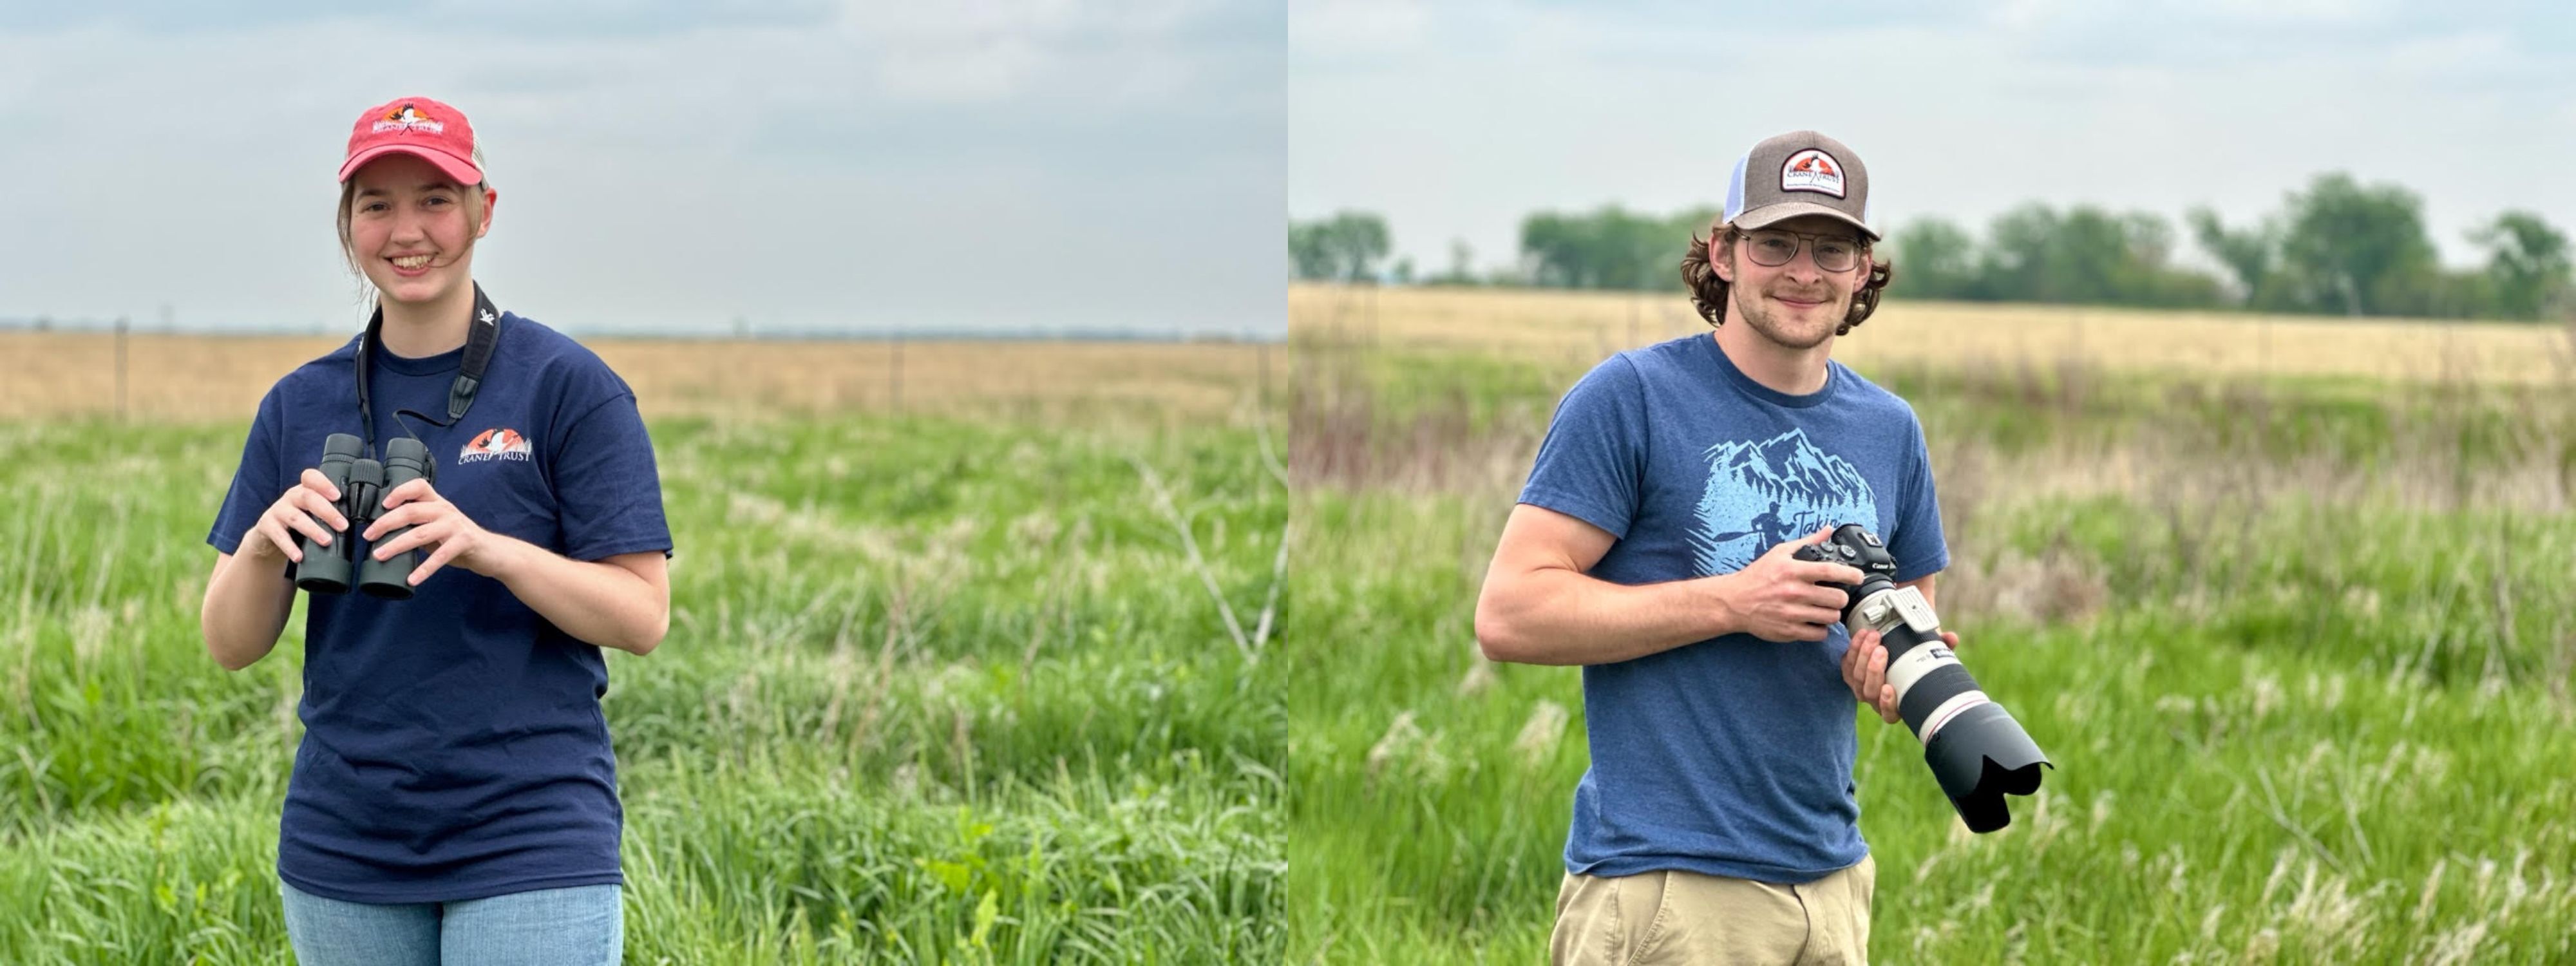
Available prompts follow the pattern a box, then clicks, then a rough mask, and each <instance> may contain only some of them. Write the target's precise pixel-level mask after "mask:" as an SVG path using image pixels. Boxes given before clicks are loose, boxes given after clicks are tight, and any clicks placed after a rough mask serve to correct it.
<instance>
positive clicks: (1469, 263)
mask: <svg viewBox="0 0 2576 966" xmlns="http://www.w3.org/2000/svg"><path fill="white" fill-rule="evenodd" d="M1422 281H1423V283H1424V284H1426V285H1478V284H1482V280H1480V279H1478V278H1477V277H1476V249H1475V248H1473V247H1471V246H1469V245H1468V244H1467V240H1466V239H1464V238H1452V239H1450V240H1449V267H1448V268H1447V269H1444V270H1442V271H1441V272H1440V273H1439V274H1436V275H1432V276H1430V277H1428V278H1425V279H1423V280H1422Z"/></svg>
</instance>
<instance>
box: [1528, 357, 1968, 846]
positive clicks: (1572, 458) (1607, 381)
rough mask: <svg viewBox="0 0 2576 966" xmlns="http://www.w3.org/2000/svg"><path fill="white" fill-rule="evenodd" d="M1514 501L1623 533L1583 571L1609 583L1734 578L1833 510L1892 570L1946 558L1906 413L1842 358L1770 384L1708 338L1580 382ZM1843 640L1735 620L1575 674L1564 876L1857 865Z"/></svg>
mask: <svg viewBox="0 0 2576 966" xmlns="http://www.w3.org/2000/svg"><path fill="white" fill-rule="evenodd" d="M1520 501H1521V502H1523V503H1528V504H1532V505H1535V506H1539V507H1544V508H1546V509H1549V510H1554V511H1556V512H1559V513H1563V514H1566V515H1568V516H1572V517H1575V518H1577V519H1581V520H1583V521H1585V522H1587V523H1590V524H1592V525H1594V526H1597V527H1600V528H1601V529H1603V530H1606V531H1609V533H1610V535H1611V536H1613V537H1616V538H1618V539H1617V541H1616V542H1615V543H1613V544H1611V546H1610V550H1609V552H1608V553H1606V554H1604V555H1603V556H1602V558H1601V562H1600V563H1599V564H1597V565H1595V566H1594V567H1593V568H1592V570H1591V575H1592V576H1594V577H1597V578H1600V579H1602V580H1606V581H1610V582H1612V583H1619V584H1652V583H1662V582H1666V581H1674V580H1683V579H1688V578H1694V577H1706V576H1713V575H1716V574H1723V573H1730V572H1733V571H1736V570H1739V569H1742V568H1743V567H1744V566H1745V565H1746V564H1748V563H1751V562H1752V561H1753V560H1754V558H1756V557H1758V556H1760V555H1761V554H1762V553H1763V552H1765V551H1767V550H1769V549H1770V548H1772V547H1774V546H1776V545H1778V544H1781V543H1785V542H1788V541H1792V540H1799V539H1803V538H1805V537H1807V536H1809V535H1811V534H1814V533H1815V532H1816V531H1817V530H1819V529H1822V528H1823V527H1825V526H1826V525H1827V524H1841V523H1860V524H1863V525H1866V526H1868V527H1869V528H1870V529H1871V530H1873V531H1875V532H1876V533H1877V534H1878V535H1879V536H1880V537H1881V538H1882V539H1884V540H1885V541H1886V542H1887V544H1888V547H1889V549H1890V550H1891V551H1892V552H1893V553H1894V554H1895V556H1896V563H1897V574H1896V577H1897V579H1898V580H1900V581H1905V580H1913V579H1915V578H1917V577H1922V576H1924V575H1926V574H1931V573H1934V572H1937V571H1939V570H1940V569H1941V568H1943V567H1945V566H1948V564H1949V559H1950V558H1949V551H1948V549H1947V548H1946V547H1945V546H1944V545H1943V544H1942V539H1941V517H1940V509H1939V506H1938V504H1937V503H1936V501H1935V499H1934V494H1933V489H1932V471H1931V465H1930V460H1929V459H1928V458H1927V454H1926V451H1925V448H1924V444H1923V430H1922V427H1921V425H1920V424H1918V423H1917V422H1916V421H1915V418H1914V410H1913V408H1912V407H1910V406H1908V405H1906V403H1905V401H1904V400H1902V399H1899V398H1897V397H1896V396H1895V395H1894V394H1891V393H1889V392H1888V391H1886V390H1884V389H1881V388H1879V387H1877V386H1875V385H1872V384H1871V383H1870V382H1869V381H1868V380H1866V379H1863V378H1861V377H1860V375H1859V374H1857V373H1854V372H1853V371H1851V370H1850V369H1848V368H1845V367H1844V366H1843V365H1842V364H1841V363H1831V364H1830V371H1829V374H1828V375H1827V376H1826V379H1825V386H1824V388H1823V389H1820V390H1818V391H1816V392H1815V393H1812V394H1809V395H1804V396H1792V395H1788V394H1785V393H1780V392H1776V391H1773V390H1771V389H1769V388H1766V387H1764V386H1762V385H1761V384H1760V383H1757V382H1754V381H1753V380H1752V378H1750V377H1748V376H1746V375H1745V374H1744V373H1743V372H1742V371H1741V370H1739V369H1737V368H1736V367H1735V364H1734V363H1733V362H1732V361H1730V360H1728V359H1727V357H1726V353H1725V352H1724V351H1723V350H1721V349H1720V348H1719V347H1718V344H1717V340H1716V339H1715V338H1714V337H1713V336H1712V335H1696V336H1691V337H1689V338H1682V339H1675V340H1672V341H1670V342H1665V343H1661V344H1658V345H1653V346H1647V347H1645V348H1641V349H1634V350H1631V351H1627V352H1622V353H1620V354H1618V355H1616V356H1613V357H1611V358H1610V359H1608V360H1606V361H1604V362H1602V363H1601V364H1600V365H1599V366H1597V367H1595V368H1594V369H1593V370H1592V372H1591V373H1590V374H1588V375H1586V376H1584V377H1583V380H1582V381H1581V382H1578V383H1576V384H1575V386H1574V388H1573V389H1572V390H1571V391H1569V392H1567V393H1566V395H1565V400H1564V401H1563V402H1562V403H1560V404H1559V405H1558V407H1557V411H1556V419H1555V421H1554V423H1553V424H1551V425H1550V426H1549V427H1548V433H1547V440H1546V442H1545V443H1543V444H1541V445H1540V447H1539V452H1538V460H1537V463H1536V466H1535V467H1534V468H1532V469H1531V471H1530V478H1529V485H1528V486H1527V487H1525V488H1524V489H1522V491H1521V497H1520ZM1850 646H1851V639H1850V637H1849V636H1848V635H1847V633H1846V632H1845V630H1844V628H1843V626H1842V625H1840V624H1836V625H1834V626H1833V629H1832V631H1831V632H1830V634H1829V635H1828V636H1827V638H1826V639H1825V640H1823V641H1820V642H1810V641H1793V642H1789V643H1776V642H1772V641H1765V640H1762V639H1760V638H1757V637H1754V636H1752V635H1750V634H1730V635H1727V636H1724V637H1719V638H1714V639H1711V640H1706V641H1700V642H1698V643H1695V644H1687V645H1683V646H1681V647H1677V648H1673V649H1671V650H1668V651H1663V652H1661V653H1657V654H1650V655H1647V656H1645V657H1640V658H1636V659H1634V660H1628V661H1621V662H1619V663H1616V664H1599V665H1592V666H1589V667H1585V668H1584V669H1583V710H1584V719H1585V723H1586V727H1587V728H1588V730H1589V732H1590V743H1591V750H1592V766H1591V768H1590V769H1589V770H1587V771H1585V772H1584V774H1583V781H1582V783H1581V784H1579V785H1577V786H1576V787H1575V791H1574V820H1573V825H1572V828H1571V829H1570V830H1569V831H1568V833H1567V835H1566V843H1565V867H1566V869H1567V871H1569V872H1574V873H1579V874H1588V875H1596V876H1622V875H1634V874H1637V873H1641V872H1648V871H1654V870H1660V869H1680V870H1685V871H1691V872H1698V873H1703V874H1707V875H1719V876H1730V877H1734V878H1742V879H1756V880H1761V881H1765V882H1808V881H1813V880H1815V879H1817V878H1820V877H1822V876H1824V875H1826V874H1827V873H1830V872H1833V871H1834V870H1837V869H1841V868H1843V867H1846V866H1849V865H1852V864H1853V863H1856V862H1859V861H1860V860H1861V858H1862V856H1864V855H1866V854H1868V852H1869V846H1868V843H1866V842H1864V841H1863V840H1862V839H1861V835H1860V826H1859V820H1860V804H1859V802H1858V801H1857V800H1856V799H1855V798H1854V796H1853V792H1854V787H1853V783H1852V761H1853V759H1854V758H1855V757H1856V756H1857V754H1858V752H1859V741H1858V738H1857V737H1856V735H1855V732H1854V719H1855V717H1856V715H1857V709H1858V707H1859V705H1858V702H1856V701H1854V700H1853V699H1852V693H1851V688H1850V687H1849V686H1848V685H1845V684H1844V683H1843V679H1842V669H1841V664H1840V662H1841V660H1842V656H1843V652H1844V651H1845V650H1847V649H1849V648H1850Z"/></svg>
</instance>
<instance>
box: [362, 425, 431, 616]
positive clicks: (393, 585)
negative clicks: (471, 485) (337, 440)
mask: <svg viewBox="0 0 2576 966" xmlns="http://www.w3.org/2000/svg"><path fill="white" fill-rule="evenodd" d="M429 474H430V469H429V447H427V446H425V445H422V444H421V441H419V440H416V439H412V438H410V437H404V438H402V439H395V440H388V441H386V443H385V462H384V485H383V487H382V488H381V489H380V490H379V491H378V493H377V496H376V498H375V502H374V503H372V504H370V505H369V506H368V508H367V509H368V513H367V516H368V518H369V519H374V518H377V517H381V516H383V515H384V514H385V512H386V509H387V508H386V507H385V505H384V497H385V496H386V495H390V494H391V493H393V491H394V488H395V487H399V486H401V485H403V484H405V483H409V482H411V481H413V480H419V479H427V478H428V477H429ZM409 530H411V528H410V527H403V528H401V529H397V530H388V531H386V532H385V533H384V535H383V536H380V537H377V538H376V539H375V540H374V541H373V542H375V543H390V542H392V541H393V539H394V538H395V537H399V536H402V535H403V534H404V533H405V532H408V531H409ZM419 561H420V551H418V550H405V551H403V552H401V553H398V554H395V555H393V557H392V558H391V559H387V560H378V559H376V556H375V554H373V553H370V554H368V555H367V556H365V557H363V558H360V559H359V561H358V590H359V591H361V592H363V593H365V594H367V595H368V596H370V597H382V598H384V599H386V600H409V599H411V594H412V587H411V572H412V568H414V567H418V566H420V562H419Z"/></svg>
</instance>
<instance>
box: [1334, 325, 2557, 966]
mask: <svg viewBox="0 0 2576 966" xmlns="http://www.w3.org/2000/svg"><path fill="white" fill-rule="evenodd" d="M1372 302H1374V306H1373V307H1372ZM1290 305H1291V310H1292V314H1291V326H1292V328H1291V331H1292V333H1293V338H1294V341H1295V344H1296V350H1297V355H1298V369H1297V375H1296V377H1295V381H1294V384H1293V386H1292V388H1291V392H1292V400H1291V403H1290V407H1289V408H1290V410H1291V413H1292V420H1293V430H1292V436H1291V439H1292V444H1291V453H1290V459H1289V466H1290V471H1291V478H1292V480H1293V481H1294V484H1295V486H1294V493H1295V498H1294V505H1293V508H1292V515H1293V517H1294V519H1295V520H1296V522H1297V527H1298V531H1299V539H1298V542H1297V550H1298V553H1297V556H1296V559H1295V562H1294V564H1293V570H1292V573H1293V575H1294V576H1293V581H1294V588H1295V601H1296V606H1295V608H1293V609H1292V610H1291V611H1289V619H1288V623H1287V625H1286V629H1285V633H1286V635H1287V641H1288V642H1289V650H1288V654H1289V655H1290V661H1291V666H1290V667H1289V668H1287V669H1286V670H1285V679H1286V680H1287V681H1288V682H1289V691H1288V694H1287V700H1288V705H1289V712H1288V713H1289V719H1290V722H1291V724H1290V734H1291V737H1290V739H1289V741H1290V749H1289V756H1288V760H1289V762H1290V764H1291V770H1290V773H1289V776H1288V784H1289V787H1290V788H1291V789H1293V794H1292V796H1291V798H1290V799H1289V803H1288V811H1289V816H1288V820H1287V825H1288V833H1287V834H1288V846H1287V848H1288V854H1289V856H1290V857H1291V866H1290V871H1289V875H1288V881H1287V886H1286V888H1287V891H1288V894H1289V895H1288V899H1287V901H1288V904H1289V909H1290V913H1289V930H1290V937H1289V940H1288V950H1289V959H1290V960H1291V961H1294V962H1301V963H1303V962H1351V963H1380V962H1386V963H1527V962H1539V961H1544V959H1545V955H1546V943H1547V934H1548V928H1549V926H1550V924H1551V919H1552V916H1553V912H1554V900H1555V897H1556V892H1557V886H1558V883H1559V880H1560V877H1561V875H1562V873H1563V865H1562V860H1561V856H1562V850H1563V847H1564V841H1565V839H1564V836H1565V830H1566V823H1567V819H1568V814H1569V811H1570V807H1571V802H1572V797H1573V790H1574V786H1575V783H1576V780H1577V779H1578V778H1579V777H1580V776H1581V775H1582V773H1583V770H1584V768H1585V763H1586V750H1585V732H1584V708H1583V700H1582V691H1581V688H1580V676H1579V673H1578V672H1577V671H1575V670H1573V669H1568V668H1548V667H1534V666H1525V665H1498V664H1494V663H1491V662H1488V661H1486V660H1484V659H1483V658H1482V657H1481V656H1480V655H1479V654H1478V653H1477V650H1476V645H1475V642H1474V635H1473V626H1472V618H1473V614H1474V606H1475V597H1476V593H1477V589H1478V587H1479V585H1480V582H1481V581H1482V579H1483V574H1484V567H1485V564H1486V562H1487V559H1488V557H1489V556H1490V554H1491V552H1492V549H1493V544H1494V540H1495V538H1496V536H1497V535H1498V533H1499V532H1500V529H1501V526H1502V523H1503V519H1504V517H1505V516H1506V515H1507V513H1508V511H1509V509H1510V507H1511V505H1512V503H1513V499H1514V495H1515V494H1516V493H1517V492H1518V489H1519V486H1520V484H1521V483H1522V481H1523V479H1524V478H1525V476H1526V474H1527V473H1528V470H1529V461H1530V459H1531V457H1532V456H1533V454H1534V453H1535V452H1536V450H1537V446H1538V443H1539V440H1540V438H1541V436H1542V435H1543V434H1544V432H1545V430H1546V426H1547V422H1548V418H1549V415H1550V413H1551V412H1552V410H1553V408H1554V406H1555V403H1556V400H1557V398H1558V397H1559V395H1561V394H1562V393H1563V392H1564V390H1565V389H1566V388H1567V387H1568V386H1570V385H1571V384H1572V383H1573V381H1574V380H1575V379H1576V378H1577V377H1579V376H1580V375H1581V374H1582V373H1583V372H1584V371H1585V370H1586V369H1588V368H1589V367H1590V366H1591V365H1593V364H1594V363H1595V362H1597V361H1598V360H1599V359H1600V358H1602V357H1603V356H1605V355H1607V354H1609V353H1610V352H1614V351H1617V350H1619V349H1623V348H1627V347H1629V346H1632V345H1641V344H1645V343H1648V342H1653V341H1658V340H1662V339H1666V338H1672V337H1675V336H1679V335H1684V334H1694V333H1695V334H1702V335H1704V334H1705V333H1706V332H1707V331H1708V330H1707V326H1706V325H1705V324H1704V323H1702V322H1700V321H1699V319H1698V318H1697V317H1696V316H1695V315H1693V314H1691V313H1690V310H1689V307H1688V304H1687V302H1686V301H1685V300H1683V298H1682V297H1681V296H1680V295H1679V294H1678V293H1673V294H1668V295H1659V296H1625V295H1588V294H1570V293H1512V292H1443V291H1435V290H1405V289H1386V290H1383V291H1377V292H1370V291H1365V290H1352V289H1339V288H1330V287H1316V286H1301V287H1297V288H1293V289H1292V290H1291V296H1290ZM1631 318H1634V319H1635V322H1634V323H1633V325H1632V323H1631V321H1630V320H1631ZM2267 331H2268V336H2267V335H2266V334H2265V333H2266V332H2267ZM2267 338H2268V339H2269V340H2270V342H2269V345H2270V350H2269V355H2268V356H2265V355H2264V354H2263V350H2262V349H2261V348H2260V347H2261V346H2262V345H2263V344H2264V340H2265V339H2267ZM2567 339H2568V332H2567V330H2566V329H2564V328H2551V327H2512V326H2472V325H2458V324H2449V323H2440V322H2425V323H2407V324H2378V323H2375V324H2348V323H2343V322H2339V321H2334V320H2316V319H2301V320H2291V319H2263V318H2259V317H2251V316H2225V315H2209V316H2190V315H2157V314H2154V313H2140V312H2114V311H2106V310H2093V309H2064V308H2051V307H2039V306H1965V305H1912V304H1905V303H1900V302H1891V303H1890V304H1889V305H1888V306H1886V307H1885V308H1884V309H1883V310H1882V312H1881V313H1880V314H1879V315H1878V317H1876V318H1873V319H1872V320H1871V321H1870V322H1869V323H1868V324H1867V325H1866V326H1865V327H1863V328H1861V329H1859V330H1857V331H1856V332H1854V333H1853V334H1852V335H1850V336H1849V337H1847V338H1846V339H1844V340H1843V341H1842V342H1840V343H1839V344H1838V345H1837V347H1836V357H1837V358H1838V359H1843V360H1845V361H1846V362H1847V363H1848V364H1850V365H1852V366H1853V367H1854V368H1855V369H1856V370H1857V371H1859V372H1860V373H1861V374H1862V375H1864V376H1866V377H1868V378H1870V379H1871V380H1873V381H1876V382H1878V383H1880V384H1881V385H1884V386H1887V387H1889V388H1891V389H1893V390H1895V391H1896V392H1898V393H1899V394H1901V395H1903V396H1904V397H1906V398H1907V399H1908V400H1909V401H1911V402H1912V404H1913V405H1914V407H1915V409H1916V411H1917V413H1918V416H1919V418H1920V419H1921V420H1922V422H1923V425H1924V429H1925V432H1926V434H1927V437H1928V438H1929V440H1930V442H1931V446H1932V452H1933V460H1934V470H1935V473H1936V476H1937V478H1938V484H1939V488H1940V495H1941V504H1942V513H1943V519H1944V522H1945V527H1946V530H1947V533H1948V538H1949V540H1950V545H1951V550H1952V555H1953V564H1952V566H1951V568H1950V569H1949V570H1948V571H1946V572H1945V573H1944V574H1943V576H1942V578H1941V582H1940V606H1941V614H1942V618H1943V622H1944V625H1945V626H1947V627H1949V628H1951V629H1954V630H1957V631H1959V632H1960V634H1961V637H1962V639H1963V642H1964V647H1963V649H1962V651H1961V658H1962V660H1963V661H1964V662H1966V664H1967V665H1968V667H1969V669H1970V670H1971V671H1972V672H1974V673H1975V675H1976V676H1977V678H1978V680H1979V681H1980V682H1981V684H1982V685H1983V686H1984V687H1985V688H1986V690H1987V691H1988V692H1989V693H1990V694H1992V695H1994V696H1995V697H1996V699H1997V700H1999V701H2001V702H2003V703H2004V704H2005V706H2006V707H2008V708H2009V709H2011V711H2012V712H2013V714H2014V715H2015V716H2016V717H2017V718H2019V719H2020V720H2021V722H2022V723H2023V724H2024V726H2025V727H2026V728H2027V729H2028V730H2029V731H2030V733H2031V735H2032V736H2033V737H2034V738H2035V739H2036V740H2037V741H2038V742H2039V743H2040V745H2041V747H2042V748H2043V749H2045V750H2046V751H2047V752H2048V753H2049V754H2050V756H2051V758H2052V759H2053V760H2054V762H2055V764H2056V770H2055V771H2053V772H2051V773H2049V775H2048V777H2047V780H2046V784H2045V785H2044V787H2043V788H2042V789H2041V791H2040V793H2039V794H2038V795H2036V796H2033V797H2031V798H2025V799H2013V800H2012V811H2013V816H2014V818H2013V823H2012V825H2011V826H2010V827H2009V828H2007V829H2004V830H2002V831H1999V832H1996V833H1993V834H1990V835H1982V836H1979V835H1970V834H1968V833H1967V832H1966V830H1965V829H1964V827H1963V826H1962V825H1961V824H1960V821H1959V819H1958V818H1957V816H1956V814H1955V813H1954V812H1953V811H1952V810H1951V808H1950V806H1949V804H1948V802H1947V801H1946V800H1944V799H1943V798H1942V797H1941V796H1940V794H1939V791H1938V788H1937V786H1935V785H1934V784H1933V782H1932V779H1931V776H1930V774H1929V772H1928V771H1927V770H1926V768H1925V766H1924V765H1923V763H1922V758H1921V751H1920V748H1919V745H1917V744H1916V742H1915V741H1914V739H1913V737H1912V736H1911V735H1910V734H1908V733H1907V732H1906V731H1905V730H1904V729H1903V728H1902V726H1890V725H1882V724H1881V723H1880V722H1879V721H1878V720H1877V719H1876V716H1875V715H1872V714H1863V713H1861V712H1860V710H1859V709H1858V708H1857V707H1855V715H1856V716H1857V717H1858V719H1859V722H1860V761H1859V764H1858V767H1857V775H1856V778H1857V782H1858V785H1859V789H1860V797H1861V806H1862V817H1861V829H1862V833H1863V835H1864V836H1865V837H1866V838H1867V840H1868V841H1869V842H1870V844H1871V848H1872V851H1873V853H1874V854H1875V855H1876V857H1877V859H1878V863H1879V865H1878V867H1879V884H1878V889H1877V894H1876V901H1875V905H1874V915H1873V920H1874V921H1873V929H1872V936H1871V952H1872V959H1873V961H1874V962H1882V963H1927V964H1928V963H1990V962H1991V963H2012V962H2027V963H2193V962H2198V963H2214V962H2230V963H2235V962H2284V963H2359V962H2433V963H2563V962H2569V961H2571V960H2576V819H2571V816H2576V764H2571V763H2576V696H2571V694H2570V683H2571V682H2570V679H2571V675H2576V593H2571V591H2570V590H2569V583H2568V580H2567V578H2566V567H2565V561H2566V560H2568V559H2569V558H2570V556H2571V554H2576V518H2571V516H2570V515H2569V510H2570V506H2571V498H2572V497H2576V405H2572V404H2576V379H2570V378H2568V377H2567V376H2566V375H2565V369H2564V368H2563V360H2564V359H2565V357H2566V356H2565V350H2566V346H2567V345H2568V342H2567Z"/></svg>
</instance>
